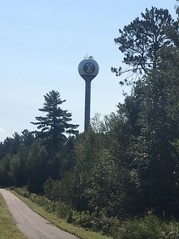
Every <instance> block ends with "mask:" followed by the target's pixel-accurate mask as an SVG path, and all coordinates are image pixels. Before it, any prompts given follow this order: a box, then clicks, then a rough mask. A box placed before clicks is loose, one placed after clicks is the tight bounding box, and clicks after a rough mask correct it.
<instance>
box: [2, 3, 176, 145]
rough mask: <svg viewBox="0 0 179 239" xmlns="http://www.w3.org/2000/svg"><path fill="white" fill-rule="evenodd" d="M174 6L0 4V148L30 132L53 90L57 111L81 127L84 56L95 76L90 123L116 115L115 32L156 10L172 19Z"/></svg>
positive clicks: (118, 96) (118, 98)
mask: <svg viewBox="0 0 179 239" xmlns="http://www.w3.org/2000/svg"><path fill="white" fill-rule="evenodd" d="M175 4H176V1H175V0H155V1H154V0H125V1H121V0H106V1H102V0H91V1H85V0H83V1H82V0H76V1H74V0H63V1H62V0H0V33H1V37H0V86H1V87H0V110H1V118H0V141H2V140H4V139H5V138H6V137H7V136H8V137H12V134H13V133H14V132H18V133H20V134H21V132H22V131H23V130H24V129H28V130H33V129H35V128H34V126H33V125H32V124H31V123H30V122H31V121H35V116H40V115H41V114H42V113H41V112H39V111H38V109H39V108H41V107H42V105H43V102H44V98H43V95H45V94H46V93H48V92H49V91H51V90H56V91H59V92H60V94H61V98H62V99H66V100H67V101H66V102H65V103H64V104H63V105H62V108H63V109H65V110H68V111H69V112H71V113H72V119H73V120H72V122H73V123H74V124H79V125H80V127H79V130H80V131H83V128H84V87H85V83H84V81H83V79H82V78H81V77H80V76H79V74H78V64H79V62H80V61H81V60H82V59H83V58H84V56H85V55H86V54H88V55H92V56H93V57H94V59H95V60H96V61H97V62H98V64H99V67H100V71H99V74H98V76H97V77H96V78H95V79H94V80H93V82H92V92H91V117H94V115H95V113H100V114H101V115H102V116H103V115H107V114H110V113H111V112H115V111H116V105H117V104H118V102H122V101H123V96H122V91H123V88H121V87H120V85H119V83H118V82H119V78H117V77H116V76H115V75H114V74H112V73H111V71H110V68H111V66H119V65H120V64H121V60H122V54H121V53H120V52H119V50H118V46H117V45H115V44H114V38H115V37H118V29H119V28H123V26H124V25H127V24H129V23H130V22H131V21H132V20H134V18H136V17H138V16H140V13H141V12H145V8H146V7H147V8H149V9H150V8H151V6H155V7H158V8H167V9H168V10H169V11H170V13H171V14H172V15H173V17H174V18H176V15H175V10H174V5H175Z"/></svg>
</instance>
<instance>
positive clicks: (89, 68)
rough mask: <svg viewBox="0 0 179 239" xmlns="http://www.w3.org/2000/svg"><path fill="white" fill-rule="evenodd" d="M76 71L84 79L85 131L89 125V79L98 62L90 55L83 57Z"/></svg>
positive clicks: (90, 79)
mask: <svg viewBox="0 0 179 239" xmlns="http://www.w3.org/2000/svg"><path fill="white" fill-rule="evenodd" d="M78 72H79V74H80V76H81V77H82V78H83V79H84V80H85V124H84V131H87V130H88V128H89V125H90V98H91V81H92V80H93V79H94V78H95V77H96V76H97V74H98V72H99V66H98V63H97V62H96V61H95V60H94V59H93V57H92V56H89V57H85V58H84V60H82V61H81V62H80V63H79V65H78Z"/></svg>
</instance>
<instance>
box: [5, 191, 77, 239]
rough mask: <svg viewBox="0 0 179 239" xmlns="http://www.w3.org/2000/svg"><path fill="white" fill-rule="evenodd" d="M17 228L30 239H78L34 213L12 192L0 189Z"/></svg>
mask: <svg viewBox="0 0 179 239" xmlns="http://www.w3.org/2000/svg"><path fill="white" fill-rule="evenodd" d="M0 193H1V194H2V195H3V197H4V199H5V201H6V204H7V206H8V208H9V211H10V213H11V214H12V217H13V218H14V220H15V223H16V225H17V227H18V228H19V229H20V230H21V231H22V233H23V234H24V235H26V236H27V238H28V239H77V237H75V236H73V235H71V234H70V233H67V232H64V231H62V230H60V229H59V228H57V227H56V226H54V225H53V224H51V223H50V222H49V221H47V220H46V219H44V218H43V217H41V216H39V215H38V214H37V213H35V212H33V211H32V209H30V208H29V207H28V206H27V205H26V204H25V203H24V202H22V201H21V200H20V199H19V198H18V197H16V196H15V195H14V194H12V193H11V192H9V191H7V190H5V189H0Z"/></svg>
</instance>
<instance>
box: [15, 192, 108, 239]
mask: <svg viewBox="0 0 179 239" xmlns="http://www.w3.org/2000/svg"><path fill="white" fill-rule="evenodd" d="M11 192H12V193H13V194H15V195H16V196H17V197H19V198H20V199H21V200H22V201H23V202H25V203H26V204H27V205H28V206H29V207H30V208H32V209H33V211H35V212H37V213H38V214H39V215H41V216H42V217H44V218H46V219H47V220H48V221H50V222H52V223H53V224H54V225H56V226H57V227H59V228H61V229H62V230H65V231H67V232H70V233H72V234H74V235H76V236H77V237H78V238H81V239H112V238H111V237H107V236H104V235H101V234H100V233H96V232H91V231H87V230H85V229H83V228H80V227H77V226H75V225H72V224H69V223H67V222H66V221H65V220H62V219H60V218H59V217H57V216H56V215H55V214H52V213H48V212H46V211H45V210H44V209H42V208H41V207H39V206H37V205H36V204H35V203H33V202H32V201H30V200H29V199H28V198H25V197H22V196H21V195H19V194H17V192H15V191H11ZM13 239H14V238H13ZM18 239H19V238H18Z"/></svg>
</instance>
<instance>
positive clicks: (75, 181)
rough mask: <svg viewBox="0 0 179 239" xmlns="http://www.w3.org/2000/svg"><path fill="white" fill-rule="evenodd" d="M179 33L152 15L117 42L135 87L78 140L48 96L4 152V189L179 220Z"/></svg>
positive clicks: (0, 176)
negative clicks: (21, 189) (30, 125)
mask: <svg viewBox="0 0 179 239" xmlns="http://www.w3.org/2000/svg"><path fill="white" fill-rule="evenodd" d="M177 11H178V9H176V12H177ZM178 30H179V25H178V21H177V20H176V21H175V20H174V19H173V18H172V17H171V15H170V14H169V12H168V10H165V9H157V8H155V7H152V8H151V9H150V10H149V9H146V10H145V12H144V13H142V14H141V18H139V17H138V18H136V19H134V21H132V22H131V23H130V24H129V25H126V26H124V28H123V29H120V30H119V36H118V37H117V38H115V39H114V42H115V43H116V44H117V45H118V47H119V50H120V52H122V53H123V54H124V59H123V63H124V64H126V66H127V67H126V68H122V67H118V68H116V67H112V68H111V70H112V72H114V73H115V74H116V75H117V76H120V82H119V83H120V84H121V85H126V84H127V85H131V88H132V91H131V93H130V94H128V95H125V100H124V103H118V105H117V110H116V112H113V113H111V114H109V115H107V116H105V117H104V119H102V120H101V119H100V117H99V115H96V116H95V117H94V118H93V119H92V121H91V127H90V129H89V130H88V132H85V133H79V132H78V125H74V124H72V123H71V120H72V115H71V113H69V112H68V111H67V110H63V109H62V104H63V102H64V100H62V99H61V97H60V93H59V92H58V91H55V90H52V91H50V92H49V93H47V94H46V95H45V96H44V104H43V107H42V108H41V109H39V111H40V113H41V114H43V116H38V117H36V121H35V122H32V123H33V124H34V125H36V126H37V130H36V131H34V132H30V131H28V130H27V129H26V130H24V131H23V132H22V133H21V134H18V133H14V135H13V137H8V138H6V139H5V140H4V141H3V142H1V144H0V185H1V186H16V187H23V186H26V187H27V188H28V190H29V191H30V192H35V193H39V194H44V195H46V196H47V197H48V198H49V199H51V200H53V201H61V202H64V203H65V204H67V205H69V206H70V207H71V208H72V209H74V210H78V211H88V212H91V213H96V214H98V213H99V212H100V211H102V210H103V211H105V215H106V216H107V217H119V218H127V217H131V216H138V215H144V214H145V213H146V212H147V211H152V212H154V213H155V214H157V215H160V216H161V215H164V214H165V215H166V216H173V217H177V216H178V215H179V32H178Z"/></svg>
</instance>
